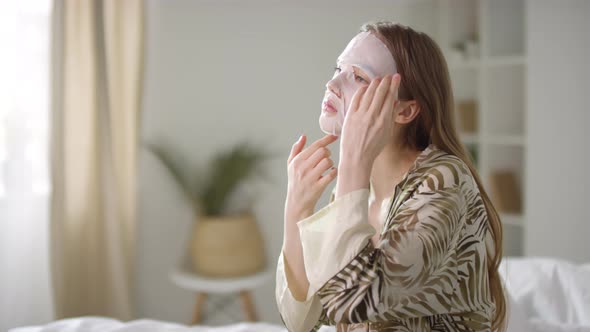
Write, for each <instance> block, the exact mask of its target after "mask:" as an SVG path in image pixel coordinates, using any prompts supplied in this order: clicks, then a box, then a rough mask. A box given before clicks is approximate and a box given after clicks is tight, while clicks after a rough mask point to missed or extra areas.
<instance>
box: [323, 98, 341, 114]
mask: <svg viewBox="0 0 590 332" xmlns="http://www.w3.org/2000/svg"><path fill="white" fill-rule="evenodd" d="M322 110H323V111H324V112H326V113H338V111H337V110H336V108H335V107H334V105H332V103H331V102H330V101H329V100H327V101H324V103H323V107H322Z"/></svg>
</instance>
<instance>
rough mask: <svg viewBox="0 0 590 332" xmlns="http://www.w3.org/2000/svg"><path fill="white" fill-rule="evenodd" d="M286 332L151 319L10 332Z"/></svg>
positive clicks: (69, 322) (63, 323) (78, 321)
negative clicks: (192, 324)
mask: <svg viewBox="0 0 590 332" xmlns="http://www.w3.org/2000/svg"><path fill="white" fill-rule="evenodd" d="M230 331H231V332H286V331H287V330H286V329H285V328H284V327H282V326H280V325H274V324H269V323H260V322H258V323H247V322H244V323H236V324H231V325H225V326H206V325H200V326H191V327H189V326H186V325H181V324H176V323H170V322H162V321H157V320H151V319H140V320H134V321H130V322H125V323H123V322H121V321H118V320H115V319H110V318H104V317H79V318H70V319H62V320H58V321H55V322H52V323H49V324H47V325H43V326H30V327H21V328H16V329H11V330H9V332H230Z"/></svg>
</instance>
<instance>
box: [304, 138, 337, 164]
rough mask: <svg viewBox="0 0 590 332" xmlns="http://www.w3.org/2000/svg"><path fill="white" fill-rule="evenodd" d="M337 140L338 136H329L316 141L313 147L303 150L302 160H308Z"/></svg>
mask: <svg viewBox="0 0 590 332" xmlns="http://www.w3.org/2000/svg"><path fill="white" fill-rule="evenodd" d="M337 138H338V136H334V135H331V134H327V135H326V136H324V137H322V138H320V139H319V140H317V141H315V142H314V143H313V144H312V145H310V146H308V147H307V148H306V149H305V150H303V151H302V152H301V153H300V155H301V158H303V159H308V158H309V157H310V156H311V155H312V154H313V153H314V152H315V151H316V150H317V149H319V148H321V147H324V146H327V145H328V144H330V143H332V142H334V141H335V140H336V139H337Z"/></svg>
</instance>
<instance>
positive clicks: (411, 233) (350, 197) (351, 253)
mask: <svg viewBox="0 0 590 332" xmlns="http://www.w3.org/2000/svg"><path fill="white" fill-rule="evenodd" d="M436 174H437V175H440V173H436ZM437 175H433V176H425V177H424V180H423V181H421V182H420V183H419V184H417V185H416V187H415V189H414V190H413V191H412V192H411V193H410V194H409V196H408V198H407V199H404V200H403V202H402V203H401V204H400V205H399V207H397V208H396V210H395V213H394V214H393V216H392V217H390V218H391V220H389V221H388V222H387V223H385V226H384V227H385V229H384V230H383V233H382V235H381V239H380V241H379V243H378V245H377V247H375V246H374V245H373V242H371V240H370V239H371V237H372V236H373V235H374V234H375V232H376V230H375V228H374V227H373V226H372V225H371V224H369V222H368V197H369V193H370V192H369V189H366V188H363V189H358V190H356V191H352V192H350V193H347V194H346V195H343V196H341V197H339V198H338V199H336V200H335V201H333V202H332V204H330V205H328V206H326V207H325V208H324V209H322V210H320V211H318V212H317V213H315V214H314V215H312V216H310V217H308V218H306V219H303V220H301V221H299V222H298V223H297V225H298V227H299V231H300V236H301V241H302V247H303V256H304V264H305V269H306V273H307V275H308V279H309V282H310V289H309V293H310V294H317V296H318V297H319V300H320V302H321V304H322V307H323V309H324V311H325V313H326V315H327V317H328V318H329V319H330V320H332V321H335V322H339V323H345V324H352V323H363V322H367V321H369V322H383V321H393V320H402V319H406V318H411V317H421V316H430V315H434V314H443V313H448V312H450V311H452V308H453V303H452V301H453V293H454V290H455V288H456V287H457V284H458V268H457V266H458V262H457V260H458V258H457V250H456V248H457V245H458V244H457V242H458V240H457V239H458V238H459V236H458V235H459V232H460V229H461V224H462V223H464V211H465V206H464V205H465V204H464V199H463V197H462V195H461V190H460V186H459V185H458V184H455V183H448V182H447V181H444V179H441V178H437V177H436V176H437Z"/></svg>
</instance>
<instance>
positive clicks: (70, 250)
mask: <svg viewBox="0 0 590 332" xmlns="http://www.w3.org/2000/svg"><path fill="white" fill-rule="evenodd" d="M53 17H54V20H53V43H52V45H53V46H54V49H53V53H52V54H53V59H52V64H53V71H52V73H53V78H52V80H53V82H52V86H53V94H52V97H53V104H52V146H51V155H52V156H51V159H52V165H51V166H52V167H51V177H52V198H51V200H52V202H51V260H52V261H51V268H52V279H53V286H54V299H55V308H56V318H65V317H73V316H82V315H100V316H108V317H114V318H118V319H122V320H127V319H131V318H133V316H134V313H133V306H132V303H133V294H132V290H133V281H134V273H133V272H134V269H135V266H134V265H135V264H134V262H135V254H134V251H135V233H136V231H135V229H136V226H135V222H136V220H135V217H136V212H135V211H136V198H135V197H136V193H135V188H136V185H135V181H136V160H137V158H136V156H137V141H138V139H137V135H138V123H139V122H138V121H139V113H140V96H141V82H142V70H143V30H144V26H143V25H144V4H143V1H142V0H124V1H121V0H55V5H54V16H53Z"/></svg>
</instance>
